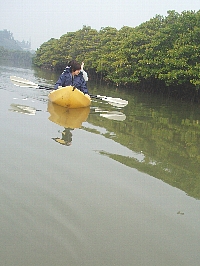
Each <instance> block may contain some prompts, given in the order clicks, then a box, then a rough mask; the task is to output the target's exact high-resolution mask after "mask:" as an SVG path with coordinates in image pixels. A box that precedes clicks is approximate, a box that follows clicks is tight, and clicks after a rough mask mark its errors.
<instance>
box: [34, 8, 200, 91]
mask: <svg viewBox="0 0 200 266" xmlns="http://www.w3.org/2000/svg"><path fill="white" fill-rule="evenodd" d="M71 59H76V60H78V61H79V62H81V61H84V62H85V66H86V70H87V71H88V73H89V74H91V75H92V74H97V75H98V76H99V77H101V78H103V79H104V80H109V81H111V82H114V83H116V84H123V85H133V84H138V83H141V82H143V81H146V82H148V81H149V80H153V81H161V82H164V83H165V84H166V85H167V86H169V85H184V86H187V87H192V88H196V89H199V88H200V11H197V12H195V11H184V12H182V13H180V14H179V13H177V12H175V11H174V10H172V11H168V13H167V16H166V17H163V16H160V15H156V16H155V17H154V18H152V19H150V20H149V21H147V22H145V23H142V24H141V25H139V26H138V27H135V28H132V27H122V28H121V29H120V30H117V29H115V28H112V27H105V28H101V29H100V30H99V31H97V30H95V29H92V28H91V27H89V26H83V28H82V29H80V30H78V31H76V32H68V33H66V34H64V35H63V36H61V37H60V39H50V40H49V41H47V42H45V43H44V44H42V45H41V47H40V48H39V49H38V50H37V51H36V56H35V58H34V64H35V65H37V66H39V67H47V68H49V67H51V68H53V69H55V70H61V69H63V68H64V67H65V66H66V63H67V62H68V61H69V60H71Z"/></svg>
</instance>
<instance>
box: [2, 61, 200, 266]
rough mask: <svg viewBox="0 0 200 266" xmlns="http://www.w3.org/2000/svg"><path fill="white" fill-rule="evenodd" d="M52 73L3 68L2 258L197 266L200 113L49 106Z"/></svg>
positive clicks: (45, 265) (97, 90)
mask: <svg viewBox="0 0 200 266" xmlns="http://www.w3.org/2000/svg"><path fill="white" fill-rule="evenodd" d="M12 75H15V76H18V77H22V78H26V79H28V80H31V81H33V82H36V83H39V84H41V83H42V84H48V85H49V84H53V83H54V82H55V80H56V78H57V76H55V75H54V74H53V73H48V72H46V73H44V72H41V71H36V70H31V69H23V68H15V67H8V66H0V102H1V104H0V118H1V119H0V145H1V146H0V147H1V153H0V210H1V216H0V228H1V229H0V236H1V238H0V261H1V262H0V264H1V265H2V266H4V265H6V266H11V265H12V266H27V265H28V266H32V265H33V266H36V265H37V266H40V265H41V266H51V265H52V266H55V265H56V266H57V265H58V266H62V265H67V266H68V265H69V266H75V265H77V266H79V265H85V266H90V265H91V266H96V265H99V266H102V265H105V266H112V265H118V266H122V265H125V266H128V265H129V266H132V265H134V266H139V265H141V266H151V265H152V266H164V265H166V266H178V265H180V266H183V265H187V266H188V265H190V266H193V265H194V266H197V265H199V262H200V201H199V199H200V174H199V172H200V166H199V165H200V145H199V140H200V124H199V122H200V111H199V110H200V108H199V106H197V105H190V104H185V103H181V102H175V101H173V100H169V99H168V100H166V99H163V98H162V97H155V96H154V97H153V96H150V95H145V94H142V93H141V94H138V93H136V92H134V93H133V92H132V93H130V92H127V91H124V90H119V89H116V88H109V87H105V86H97V85H95V84H93V83H92V81H91V82H89V83H88V86H89V90H90V93H92V94H101V95H107V96H112V97H121V98H123V99H126V100H128V101H129V104H128V105H127V106H126V107H124V108H117V107H115V106H112V105H110V104H108V103H106V102H102V101H99V100H96V101H93V102H92V105H91V107H90V108H89V109H87V108H86V109H84V110H82V112H76V111H73V110H71V111H69V112H66V110H64V111H63V108H56V107H55V106H52V105H51V104H50V103H48V100H47V99H48V97H47V96H48V91H45V90H39V89H31V88H21V87H17V86H15V85H13V84H12V83H11V81H10V76H12Z"/></svg>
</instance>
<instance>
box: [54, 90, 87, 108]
mask: <svg viewBox="0 0 200 266" xmlns="http://www.w3.org/2000/svg"><path fill="white" fill-rule="evenodd" d="M49 99H50V101H51V102H52V103H56V104H58V105H60V106H63V107H67V108H80V107H87V106H89V105H90V103H91V99H90V96H89V95H85V94H84V93H82V92H81V91H80V90H78V89H76V88H74V87H72V86H67V87H58V89H57V90H54V91H51V92H50V94H49Z"/></svg>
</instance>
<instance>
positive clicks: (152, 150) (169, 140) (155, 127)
mask: <svg viewBox="0 0 200 266" xmlns="http://www.w3.org/2000/svg"><path fill="white" fill-rule="evenodd" d="M51 78H52V77H51ZM52 79H54V78H52ZM88 86H89V90H90V92H91V93H92V94H102V95H109V96H111V97H120V98H123V99H126V100H128V102H129V104H128V105H127V106H126V107H124V108H122V109H119V108H116V107H114V106H113V107H112V106H111V107H110V105H109V107H108V104H106V103H102V102H101V103H98V102H93V103H92V106H91V111H90V113H89V115H88V118H87V122H88V123H89V124H90V125H93V127H99V128H104V129H105V132H104V133H100V132H98V131H95V130H92V128H84V129H85V130H91V131H92V132H93V133H96V134H102V135H104V136H105V137H106V138H110V139H112V140H114V141H115V142H118V143H120V144H121V145H123V146H125V147H127V148H128V149H130V150H131V151H133V152H134V153H136V154H142V157H143V160H137V159H136V158H131V157H127V156H121V155H119V154H111V153H109V154H106V155H107V156H108V157H110V158H112V159H114V160H116V161H119V162H120V163H122V164H124V165H127V166H129V167H132V168H136V169H138V170H139V171H141V172H145V173H147V174H149V175H151V176H154V177H155V178H158V179H161V180H163V181H164V182H166V183H168V184H170V185H172V186H175V187H177V188H179V189H181V190H183V191H185V192H186V193H187V194H188V195H190V196H192V197H194V198H197V199H200V174H199V173H200V145H199V143H200V124H199V121H200V108H199V106H198V104H188V103H184V102H181V101H175V100H173V99H170V98H167V97H166V96H163V95H162V94H160V95H151V94H147V93H142V92H137V91H134V90H131V91H130V90H125V89H118V88H115V87H111V86H107V85H100V84H96V83H92V82H91V81H90V82H89V83H88ZM95 110H96V111H95ZM98 110H99V111H98ZM104 110H106V112H105V111H104ZM88 111H89V110H88ZM93 111H94V112H93ZM111 112H115V113H116V112H120V113H121V114H120V115H119V116H118V118H122V119H121V121H120V119H119V120H117V119H114V120H113V119H109V118H111V117H112V113H111ZM94 113H95V114H94ZM59 117H60V116H59ZM124 118H125V119H124ZM59 119H60V118H59ZM57 123H58V121H57ZM68 126H69V125H68ZM64 127H65V128H69V127H66V126H64ZM72 128H73V127H72Z"/></svg>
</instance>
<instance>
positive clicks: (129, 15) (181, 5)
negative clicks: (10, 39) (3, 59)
mask: <svg viewBox="0 0 200 266" xmlns="http://www.w3.org/2000/svg"><path fill="white" fill-rule="evenodd" d="M0 1H1V7H0V30H3V29H7V30H9V31H10V32H12V33H13V36H14V38H15V39H16V40H19V41H22V40H25V41H30V40H31V46H32V49H37V48H39V46H40V45H41V44H42V43H43V42H46V41H48V40H49V39H51V38H60V36H62V35H63V34H65V33H67V32H71V31H77V30H79V29H81V28H82V27H83V25H86V26H91V27H92V28H94V29H97V30H100V28H101V27H107V26H110V27H115V28H117V29H120V28H122V27H123V26H130V27H135V26H138V25H140V24H141V23H142V22H145V21H147V20H149V19H150V18H153V17H155V15H156V14H158V15H163V16H167V11H168V10H175V11H176V12H178V13H181V12H182V11H184V10H194V11H198V10H199V9H200V0H189V1H184V0H81V1H80V0H76V1H73V0H58V1H55V0H48V1H47V0H15V1H13V0H7V1H3V0H0Z"/></svg>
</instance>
